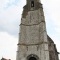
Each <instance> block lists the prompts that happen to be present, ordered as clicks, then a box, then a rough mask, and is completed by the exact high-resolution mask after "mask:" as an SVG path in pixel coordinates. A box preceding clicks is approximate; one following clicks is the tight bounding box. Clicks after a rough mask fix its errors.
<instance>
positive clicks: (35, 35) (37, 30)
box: [17, 0, 50, 60]
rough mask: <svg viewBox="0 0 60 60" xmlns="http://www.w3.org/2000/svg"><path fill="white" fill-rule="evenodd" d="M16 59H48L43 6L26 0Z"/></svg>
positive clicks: (36, 1)
mask: <svg viewBox="0 0 60 60" xmlns="http://www.w3.org/2000/svg"><path fill="white" fill-rule="evenodd" d="M17 60H50V59H49V50H48V40H47V32H46V24H45V18H44V12H43V7H42V4H41V2H40V0H26V5H25V6H24V7H23V13H22V18H21V24H20V33H19V42H18V51H17Z"/></svg>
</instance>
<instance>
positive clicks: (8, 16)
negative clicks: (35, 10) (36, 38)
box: [0, 0, 60, 60]
mask: <svg viewBox="0 0 60 60" xmlns="http://www.w3.org/2000/svg"><path fill="white" fill-rule="evenodd" d="M41 3H42V4H43V10H44V16H45V21H46V29H47V34H48V35H49V36H50V37H51V38H52V39H53V41H54V42H55V44H56V47H57V50H58V52H60V0H41ZM25 4H26V0H0V59H1V58H2V57H4V58H7V59H11V60H16V54H17V44H18V40H19V25H20V22H21V14H22V11H23V6H24V5H25Z"/></svg>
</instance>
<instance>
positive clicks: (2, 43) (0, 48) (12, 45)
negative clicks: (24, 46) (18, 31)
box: [0, 32, 18, 60]
mask: <svg viewBox="0 0 60 60" xmlns="http://www.w3.org/2000/svg"><path fill="white" fill-rule="evenodd" d="M17 41H18V37H17V38H16V37H14V36H12V35H9V34H8V33H7V32H0V58H2V57H5V58H7V59H12V60H14V59H15V57H16V51H17Z"/></svg>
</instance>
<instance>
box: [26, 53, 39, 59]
mask: <svg viewBox="0 0 60 60" xmlns="http://www.w3.org/2000/svg"><path fill="white" fill-rule="evenodd" d="M27 60H39V58H38V56H37V55H35V54H31V55H29V56H28V57H27Z"/></svg>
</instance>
